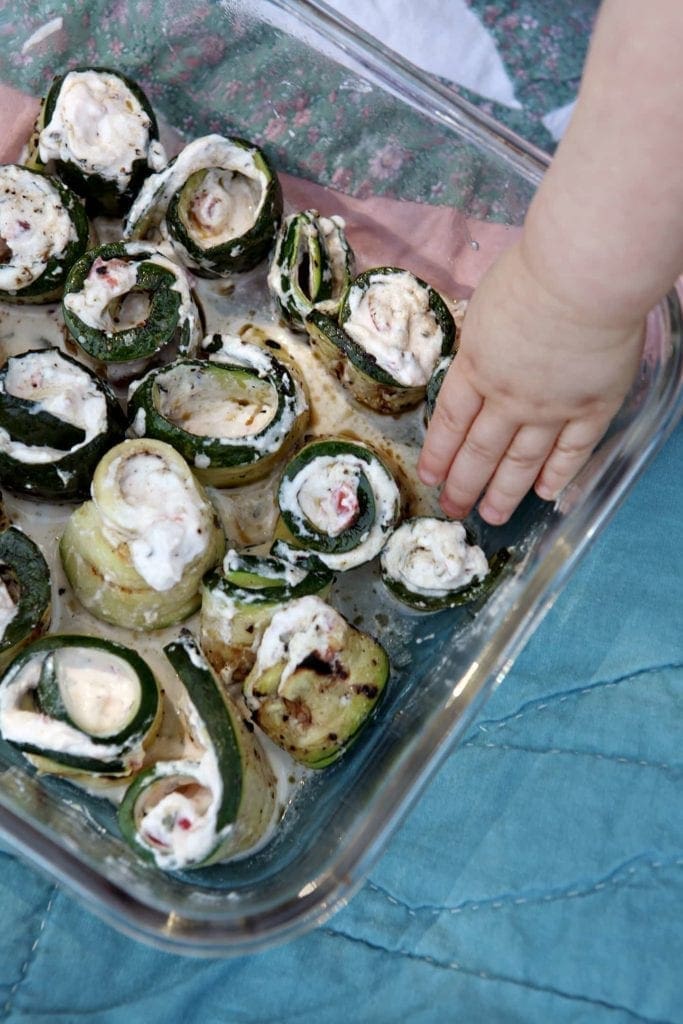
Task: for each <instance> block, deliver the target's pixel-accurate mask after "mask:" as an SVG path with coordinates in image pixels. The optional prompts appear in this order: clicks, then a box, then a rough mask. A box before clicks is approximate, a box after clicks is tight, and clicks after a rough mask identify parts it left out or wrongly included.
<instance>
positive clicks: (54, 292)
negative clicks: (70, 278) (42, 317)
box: [0, 165, 91, 304]
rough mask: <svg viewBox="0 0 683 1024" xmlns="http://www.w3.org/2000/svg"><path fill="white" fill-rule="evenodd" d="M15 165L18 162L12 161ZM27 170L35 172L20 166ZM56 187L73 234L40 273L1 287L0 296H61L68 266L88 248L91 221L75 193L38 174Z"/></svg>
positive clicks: (21, 299) (30, 299) (37, 299)
mask: <svg viewBox="0 0 683 1024" xmlns="http://www.w3.org/2000/svg"><path fill="white" fill-rule="evenodd" d="M14 166H17V165H14ZM22 169H23V170H25V172H26V173H27V174H37V173H38V172H35V171H32V170H31V169H30V168H28V167H25V168H22ZM40 177H41V178H44V179H46V180H47V181H49V182H50V184H51V185H52V187H53V188H54V189H55V190H56V192H57V194H58V197H59V199H60V200H61V203H62V206H63V207H64V209H65V210H66V211H67V213H68V215H69V218H70V219H71V223H72V224H73V226H74V228H75V230H76V238H75V239H72V240H71V241H70V242H68V243H67V245H66V246H65V248H64V249H63V250H62V251H61V252H60V253H55V254H54V255H53V256H51V257H50V259H49V260H48V262H47V265H46V267H45V270H44V271H43V272H42V274H41V275H40V276H39V277H37V278H36V280H35V281H32V282H31V283H30V284H27V285H26V286H25V287H24V288H19V289H18V290H17V291H4V290H2V289H0V300H2V301H3V302H12V303H20V304H23V303H25V304H37V303H44V302H55V301H56V300H57V299H59V298H60V296H61V294H62V291H63V288H64V282H65V281H66V278H67V275H68V273H69V270H70V269H71V267H72V266H73V264H74V263H75V262H76V260H77V259H80V257H81V256H82V255H83V253H84V252H85V251H86V249H87V248H88V244H89V242H90V238H91V229H90V222H89V221H88V217H87V215H86V212H85V209H84V208H83V206H82V204H81V202H80V200H79V199H78V197H77V196H76V195H75V194H74V193H73V192H72V191H71V190H70V189H69V188H67V186H66V185H65V184H64V183H63V182H61V181H60V180H59V179H58V178H56V177H54V175H45V174H41V175H40ZM0 188H2V165H0Z"/></svg>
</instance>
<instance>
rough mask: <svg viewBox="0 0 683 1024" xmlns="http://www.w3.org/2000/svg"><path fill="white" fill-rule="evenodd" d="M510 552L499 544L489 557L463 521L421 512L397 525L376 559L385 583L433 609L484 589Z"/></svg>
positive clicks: (424, 608) (483, 592) (466, 599)
mask: <svg viewBox="0 0 683 1024" xmlns="http://www.w3.org/2000/svg"><path fill="white" fill-rule="evenodd" d="M509 557H510V556H509V552H508V551H507V549H502V550H501V551H499V552H497V553H496V554H495V555H493V556H492V558H491V561H490V562H489V561H488V560H487V558H486V555H485V554H484V552H483V551H482V549H481V548H480V547H478V545H476V544H475V543H474V538H473V537H472V535H471V534H470V533H469V532H468V531H467V530H466V528H465V527H464V526H463V524H462V523H460V522H457V520H446V519H437V518H432V517H431V516H424V517H416V518H415V519H408V520H406V521H405V522H404V523H402V524H401V525H400V526H399V527H398V529H397V530H396V531H395V532H394V533H393V534H392V535H391V537H390V538H389V540H388V541H387V543H386V545H385V547H384V550H383V551H382V554H381V556H380V565H381V571H382V579H383V580H384V583H385V584H386V586H387V588H388V589H389V590H390V591H391V593H392V594H393V595H394V596H395V597H397V598H398V599H399V601H402V602H403V604H407V605H409V606H410V607H411V608H416V609H418V610H419V611H427V612H432V611H438V610H440V609H441V608H454V607H456V606H457V605H462V604H468V603H470V602H471V601H474V600H476V599H478V598H481V597H482V596H484V595H486V594H487V593H488V592H489V591H490V590H491V589H492V587H493V585H494V584H495V583H496V582H497V580H498V578H499V576H500V572H501V570H502V569H503V566H504V565H506V564H507V562H508V561H509Z"/></svg>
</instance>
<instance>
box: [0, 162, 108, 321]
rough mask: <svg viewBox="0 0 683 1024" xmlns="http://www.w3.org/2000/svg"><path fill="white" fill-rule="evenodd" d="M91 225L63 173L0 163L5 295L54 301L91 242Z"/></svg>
mask: <svg viewBox="0 0 683 1024" xmlns="http://www.w3.org/2000/svg"><path fill="white" fill-rule="evenodd" d="M89 237H90V225H89V224H88V218H87V217H86V215H85V210H84V209H83V207H82V206H81V203H80V201H79V200H78V199H77V198H76V196H75V195H74V194H73V192H70V191H69V189H68V188H66V187H65V186H64V185H63V184H62V183H61V181H58V180H57V178H51V177H48V175H46V174H37V173H36V172H35V171H31V170H29V169H28V168H27V167H19V166H17V165H16V164H2V165H0V299H1V300H4V301H5V302H26V303H28V302H54V300H55V299H58V298H59V297H60V296H61V294H62V288H63V287H64V281H65V280H66V275H67V274H68V272H69V269H70V267H71V266H72V264H73V263H75V261H76V260H77V259H78V258H79V257H80V256H82V255H83V253H84V252H85V250H86V249H87V247H88V240H89Z"/></svg>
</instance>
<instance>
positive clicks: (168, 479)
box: [93, 452, 208, 591]
mask: <svg viewBox="0 0 683 1024" xmlns="http://www.w3.org/2000/svg"><path fill="white" fill-rule="evenodd" d="M105 489H106V490H107V492H109V493H112V492H113V493H114V494H115V496H116V497H115V500H113V501H111V502H107V506H106V507H102V504H101V503H100V502H98V501H97V496H96V494H95V492H94V493H93V498H94V500H95V502H96V504H97V507H98V510H99V512H100V515H101V517H102V523H103V528H102V532H103V533H104V536H105V538H106V539H107V540H108V541H109V543H110V544H112V545H113V546H114V547H117V546H118V545H119V544H121V543H125V544H127V545H128V550H129V553H130V558H131V561H132V563H133V566H134V567H135V569H136V571H137V572H138V573H139V575H140V576H141V577H142V579H143V580H144V581H145V583H147V584H148V586H150V587H151V588H152V589H153V590H157V591H166V590H170V589H171V588H172V587H173V586H174V585H175V584H176V583H179V582H180V580H181V579H182V577H183V573H184V571H185V569H186V567H187V566H188V565H190V564H191V563H192V562H193V561H194V560H195V559H196V558H198V557H199V556H200V555H201V554H202V553H203V552H204V550H205V548H206V544H207V539H208V529H207V527H206V522H205V519H206V508H205V503H204V500H203V498H202V496H201V494H200V493H199V491H198V490H197V488H196V487H195V485H194V480H193V479H192V478H191V476H190V478H189V479H185V478H183V477H182V476H180V474H179V473H178V472H176V471H175V470H174V468H173V467H172V466H171V465H170V464H168V463H167V462H165V461H164V459H163V458H161V456H159V455H157V454H156V453H153V452H141V453H138V454H135V455H132V456H130V457H126V456H124V455H120V456H118V457H117V458H116V459H114V460H113V461H112V463H111V465H110V466H109V468H108V470H107V479H106V481H105Z"/></svg>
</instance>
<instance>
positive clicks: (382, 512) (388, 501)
mask: <svg viewBox="0 0 683 1024" xmlns="http://www.w3.org/2000/svg"><path fill="white" fill-rule="evenodd" d="M337 466H339V469H337V468H336V467H337ZM332 473H334V475H335V478H336V479H338V480H340V481H345V484H344V490H342V491H341V493H339V495H338V497H334V495H332V496H331V497H330V500H329V501H324V502H322V503H321V504H319V505H318V507H317V508H316V499H315V494H316V491H317V490H318V484H317V480H327V479H329V478H330V474H332ZM361 473H363V474H364V475H365V477H366V478H367V480H368V482H369V484H370V489H371V491H372V495H373V498H374V501H375V519H374V522H373V523H372V525H371V526H370V528H369V529H368V530H367V531H366V532H365V533H364V534H362V536H361V537H360V538H359V542H358V544H357V545H356V547H355V548H354V549H353V550H352V551H346V552H343V553H340V554H328V553H325V552H322V551H316V553H315V554H316V558H318V559H319V560H320V561H321V562H322V563H323V564H324V565H326V566H327V567H328V568H329V569H332V570H339V571H340V572H344V571H346V570H347V569H353V568H355V567H356V566H357V565H362V564H363V563H364V562H369V561H370V560H371V559H372V558H374V557H375V555H378V554H379V552H380V551H381V549H382V547H383V546H384V542H385V540H386V536H387V533H388V531H389V530H391V529H392V527H393V524H394V522H395V520H396V516H397V514H398V509H399V506H400V495H399V490H398V487H397V485H396V482H395V480H394V479H393V477H391V476H390V475H389V473H388V472H387V470H386V469H385V468H384V466H383V465H382V464H381V463H380V461H379V460H378V459H376V458H371V459H370V461H369V462H365V461H364V460H363V459H359V458H358V456H356V455H351V454H348V455H334V456H331V455H319V456H318V457H317V458H314V459H311V460H310V462H308V463H307V464H306V465H305V466H304V467H303V468H302V469H301V470H300V472H299V473H297V474H296V476H294V477H293V478H292V479H288V478H287V477H285V478H284V479H283V480H282V483H281V484H280V490H279V493H278V502H279V506H280V510H281V511H282V512H289V513H290V515H291V516H292V517H293V518H294V520H295V521H296V523H297V526H298V529H299V533H300V539H301V542H302V543H303V544H304V545H305V543H306V537H312V536H313V534H312V532H311V531H310V530H309V529H308V528H307V526H306V521H305V518H308V516H306V513H304V511H303V509H302V507H301V504H300V497H299V496H300V494H301V493H302V492H303V498H304V501H305V502H306V504H307V507H308V509H309V512H311V513H312V514H313V516H314V517H315V518H316V519H317V520H318V522H324V521H325V520H326V519H329V520H330V522H331V523H332V526H333V528H337V527H338V528H339V530H338V533H337V534H329V536H339V535H340V534H341V533H343V531H344V529H346V528H347V526H348V525H351V523H352V522H353V521H354V520H355V518H356V516H355V515H353V514H352V512H353V480H354V478H355V479H356V480H358V479H359V477H360V474H361ZM337 474H338V475H337ZM323 486H324V485H323ZM356 486H357V485H356ZM335 506H336V507H335ZM356 514H357V513H356ZM304 516H305V518H304ZM310 521H311V522H312V523H313V520H310ZM344 522H346V525H342V524H343V523H344ZM290 554H291V556H292V557H293V558H296V552H295V551H294V550H292V551H291V552H290ZM288 557H289V555H288Z"/></svg>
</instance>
